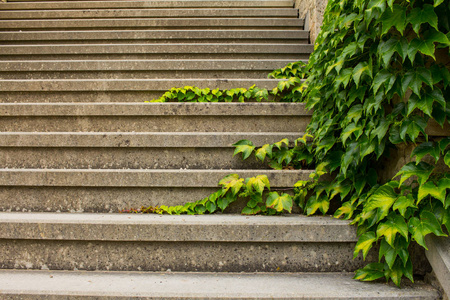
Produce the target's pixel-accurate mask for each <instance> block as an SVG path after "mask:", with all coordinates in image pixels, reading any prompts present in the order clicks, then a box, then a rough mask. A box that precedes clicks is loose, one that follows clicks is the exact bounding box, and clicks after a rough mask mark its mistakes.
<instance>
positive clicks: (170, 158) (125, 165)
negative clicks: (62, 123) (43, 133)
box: [0, 148, 267, 169]
mask: <svg viewBox="0 0 450 300" xmlns="http://www.w3.org/2000/svg"><path fill="white" fill-rule="evenodd" d="M233 151H234V148H212V149H208V148H196V149H194V148H187V149H186V148H180V149H176V148H175V149H174V148H143V149H137V148H131V149H128V148H127V149H117V148H94V149H92V148H75V149H71V148H0V153H1V157H0V167H2V168H44V169H180V168H187V169H229V168H232V169H267V164H263V163H262V162H259V161H256V160H254V159H249V160H248V161H242V159H241V157H240V156H236V157H234V158H232V155H233Z"/></svg>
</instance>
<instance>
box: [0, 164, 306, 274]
mask: <svg viewBox="0 0 450 300" xmlns="http://www.w3.org/2000/svg"><path fill="white" fill-rule="evenodd" d="M310 173H311V171H310V170H296V171H294V170H292V171H291V170H288V171H274V170H265V171H262V170H260V169H257V170H254V169H253V170H250V169H244V170H239V169H229V168H228V169H223V170H191V169H176V170H174V169H166V170H164V169H155V170H152V169H147V170H145V169H137V170H136V169H134V170H133V169H116V170H113V169H0V210H1V211H71V212H73V211H77V212H96V213H98V212H118V211H119V210H122V209H126V208H130V207H134V208H140V207H141V206H156V205H183V204H185V203H186V202H190V201H197V200H201V199H203V198H205V197H207V196H209V195H210V194H211V193H214V192H215V191H217V190H218V182H219V180H220V179H222V178H223V177H225V176H226V175H229V174H239V175H240V176H241V177H243V178H247V177H253V176H256V175H260V174H266V175H267V176H268V178H269V180H270V183H271V187H272V189H275V190H277V189H282V190H286V189H288V190H290V189H292V186H293V185H294V184H295V183H296V182H297V181H298V180H307V179H308V178H309V174H310ZM244 205H245V204H244V203H243V202H238V203H235V205H234V206H233V207H232V208H231V209H230V212H240V211H241V210H242V208H243V207H244ZM297 211H298V210H297ZM0 252H1V251H0ZM0 268H1V265H0Z"/></svg>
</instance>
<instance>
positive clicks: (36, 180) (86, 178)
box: [0, 169, 313, 187]
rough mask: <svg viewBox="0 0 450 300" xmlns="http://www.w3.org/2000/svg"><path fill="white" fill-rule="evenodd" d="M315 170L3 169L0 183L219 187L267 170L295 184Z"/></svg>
mask: <svg viewBox="0 0 450 300" xmlns="http://www.w3.org/2000/svg"><path fill="white" fill-rule="evenodd" d="M312 172H313V171H312V170H264V171H261V170H234V169H233V170H232V169H228V170H189V169H179V170H173V169H154V170H152V169H142V170H140V169H139V170H133V169H0V186H48V187H50V186H51V187H58V186H65V187H217V186H218V182H219V181H220V180H221V179H222V178H223V177H225V176H227V175H229V174H239V176H241V177H243V178H246V177H253V176H257V175H260V174H262V173H263V174H265V175H267V177H268V178H269V180H270V185H271V186H272V187H292V186H293V185H294V184H295V183H296V182H297V181H299V180H308V179H309V175H310V174H311V173H312Z"/></svg>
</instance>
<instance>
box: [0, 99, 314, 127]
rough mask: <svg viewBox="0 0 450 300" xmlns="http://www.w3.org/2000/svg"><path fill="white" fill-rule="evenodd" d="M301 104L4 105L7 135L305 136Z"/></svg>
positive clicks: (305, 114) (305, 116) (306, 117)
mask: <svg viewBox="0 0 450 300" xmlns="http://www.w3.org/2000/svg"><path fill="white" fill-rule="evenodd" d="M311 113H312V112H307V111H306V110H305V106H304V104H301V103H47V104H45V103H36V104H31V103H30V104H28V103H19V104H14V103H11V104H8V103H4V104H0V116H1V118H0V124H1V125H0V128H2V131H3V132H7V131H9V132H78V131H83V132H230V131H234V132H261V131H264V132H303V131H304V130H305V128H306V125H307V124H308V123H309V120H310V117H311Z"/></svg>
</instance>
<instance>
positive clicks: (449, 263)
mask: <svg viewBox="0 0 450 300" xmlns="http://www.w3.org/2000/svg"><path fill="white" fill-rule="evenodd" d="M425 241H426V244H427V246H428V251H426V252H425V253H426V256H427V259H428V261H429V262H430V264H431V266H432V267H433V274H434V276H435V277H436V279H437V281H438V284H439V289H440V290H441V292H442V294H443V295H444V297H443V299H449V297H450V238H448V237H436V236H431V235H428V236H427V237H426V240H425Z"/></svg>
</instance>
